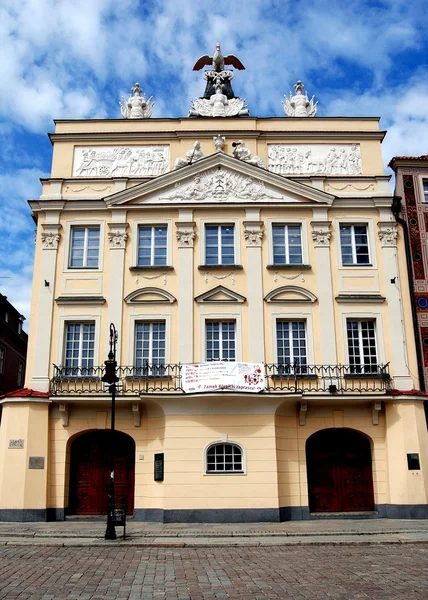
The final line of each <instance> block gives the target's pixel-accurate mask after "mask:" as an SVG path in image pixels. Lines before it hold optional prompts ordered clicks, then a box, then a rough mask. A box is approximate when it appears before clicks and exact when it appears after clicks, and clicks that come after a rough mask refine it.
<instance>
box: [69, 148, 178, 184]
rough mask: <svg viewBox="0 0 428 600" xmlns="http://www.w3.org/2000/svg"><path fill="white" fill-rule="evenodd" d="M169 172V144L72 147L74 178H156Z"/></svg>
mask: <svg viewBox="0 0 428 600" xmlns="http://www.w3.org/2000/svg"><path fill="white" fill-rule="evenodd" d="M166 171H169V146H93V147H89V146H75V148H74V160H73V177H156V176H157V175H162V173H166Z"/></svg>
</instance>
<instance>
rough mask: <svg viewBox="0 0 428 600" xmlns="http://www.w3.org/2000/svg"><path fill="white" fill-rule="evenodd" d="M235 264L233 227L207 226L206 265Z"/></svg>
mask: <svg viewBox="0 0 428 600" xmlns="http://www.w3.org/2000/svg"><path fill="white" fill-rule="evenodd" d="M234 263H235V228H234V226H233V225H206V226H205V264H206V265H233V264H234Z"/></svg>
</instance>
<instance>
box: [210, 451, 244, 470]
mask: <svg viewBox="0 0 428 600" xmlns="http://www.w3.org/2000/svg"><path fill="white" fill-rule="evenodd" d="M207 472H208V473H225V472H240V473H242V450H241V449H240V448H239V447H238V446H236V445H235V444H215V445H214V446H211V447H210V448H209V449H208V451H207Z"/></svg>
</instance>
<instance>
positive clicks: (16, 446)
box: [9, 439, 24, 450]
mask: <svg viewBox="0 0 428 600" xmlns="http://www.w3.org/2000/svg"><path fill="white" fill-rule="evenodd" d="M23 447H24V440H23V439H18V440H9V448H10V449H12V450H22V448H23Z"/></svg>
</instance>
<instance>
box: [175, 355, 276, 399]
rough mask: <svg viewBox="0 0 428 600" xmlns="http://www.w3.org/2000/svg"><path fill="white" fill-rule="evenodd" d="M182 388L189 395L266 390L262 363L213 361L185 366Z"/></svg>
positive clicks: (182, 372) (182, 373)
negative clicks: (225, 391) (222, 391)
mask: <svg viewBox="0 0 428 600" xmlns="http://www.w3.org/2000/svg"><path fill="white" fill-rule="evenodd" d="M181 376H182V384H181V385H182V388H183V391H184V392H185V393H187V394H191V393H197V392H216V391H221V390H228V391H236V392H253V393H258V392H262V391H263V390H264V389H265V377H264V366H263V364H262V363H243V362H222V361H218V362H217V361H213V362H206V363H198V364H192V365H183V367H182V371H181Z"/></svg>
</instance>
